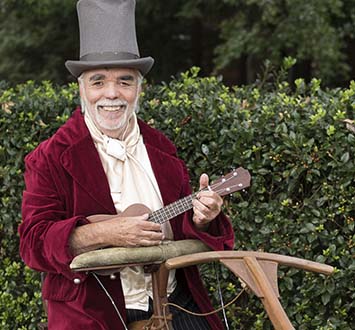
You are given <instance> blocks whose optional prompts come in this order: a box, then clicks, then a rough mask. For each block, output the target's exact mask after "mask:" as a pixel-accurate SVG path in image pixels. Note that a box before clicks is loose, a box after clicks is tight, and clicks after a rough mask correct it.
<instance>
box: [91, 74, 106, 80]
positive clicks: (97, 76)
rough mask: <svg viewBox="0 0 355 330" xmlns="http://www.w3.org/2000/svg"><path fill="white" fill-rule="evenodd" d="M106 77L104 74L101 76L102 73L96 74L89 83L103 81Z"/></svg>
mask: <svg viewBox="0 0 355 330" xmlns="http://www.w3.org/2000/svg"><path fill="white" fill-rule="evenodd" d="M105 78H106V76H105V75H104V74H101V73H96V74H94V75H93V76H91V77H90V78H89V81H97V80H103V79H105Z"/></svg>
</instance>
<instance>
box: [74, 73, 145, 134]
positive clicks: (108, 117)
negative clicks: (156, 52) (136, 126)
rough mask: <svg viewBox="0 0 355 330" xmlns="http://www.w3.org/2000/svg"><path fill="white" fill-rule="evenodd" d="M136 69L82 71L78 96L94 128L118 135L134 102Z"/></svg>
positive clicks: (136, 94)
mask: <svg viewBox="0 0 355 330" xmlns="http://www.w3.org/2000/svg"><path fill="white" fill-rule="evenodd" d="M138 79H139V78H138V72H137V71H136V70H132V69H123V68H112V69H95V70H90V71H86V72H85V73H84V74H83V76H82V81H81V82H80V96H81V98H82V101H83V102H84V104H85V106H86V111H88V113H89V115H90V117H91V118H92V119H93V121H94V122H95V124H96V126H97V127H98V129H99V130H100V131H101V132H102V133H104V134H106V135H108V136H110V137H114V138H117V137H120V135H121V134H122V132H123V131H124V129H125V128H126V127H127V124H128V122H129V119H130V118H131V116H132V114H133V112H134V111H135V108H136V106H137V102H138V96H139V92H140V84H139V82H138Z"/></svg>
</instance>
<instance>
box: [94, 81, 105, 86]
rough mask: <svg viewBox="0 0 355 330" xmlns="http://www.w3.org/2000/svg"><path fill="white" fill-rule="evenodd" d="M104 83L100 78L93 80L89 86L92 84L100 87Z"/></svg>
mask: <svg viewBox="0 0 355 330" xmlns="http://www.w3.org/2000/svg"><path fill="white" fill-rule="evenodd" d="M103 85H104V82H103V81H102V80H97V81H94V82H93V83H92V84H91V86H94V87H101V86H103Z"/></svg>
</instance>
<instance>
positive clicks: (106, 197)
mask: <svg viewBox="0 0 355 330" xmlns="http://www.w3.org/2000/svg"><path fill="white" fill-rule="evenodd" d="M61 163H62V166H63V167H64V168H65V169H66V170H67V171H68V173H69V174H70V175H71V176H72V178H73V180H74V181H75V182H76V183H77V184H78V185H80V187H81V188H82V189H83V190H85V191H86V192H87V194H89V195H90V196H91V197H92V198H93V199H94V200H95V201H96V202H97V203H98V204H100V205H101V206H102V207H103V208H104V210H105V211H106V212H109V213H110V214H115V213H116V210H115V207H114V204H113V201H112V198H111V194H110V188H109V185H108V181H107V178H106V175H105V172H104V169H103V167H102V164H101V160H100V158H99V155H98V153H97V150H96V148H95V145H94V143H93V141H92V139H91V137H90V134H88V135H86V136H85V137H84V138H83V139H82V140H80V141H79V142H77V143H76V144H73V145H72V146H70V147H69V148H68V149H66V151H65V152H64V153H63V154H62V157H61ZM79 202H80V201H79Z"/></svg>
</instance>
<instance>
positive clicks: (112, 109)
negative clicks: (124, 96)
mask: <svg viewBox="0 0 355 330" xmlns="http://www.w3.org/2000/svg"><path fill="white" fill-rule="evenodd" d="M99 108H100V109H102V110H104V111H119V110H123V109H124V105H119V106H99Z"/></svg>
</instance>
